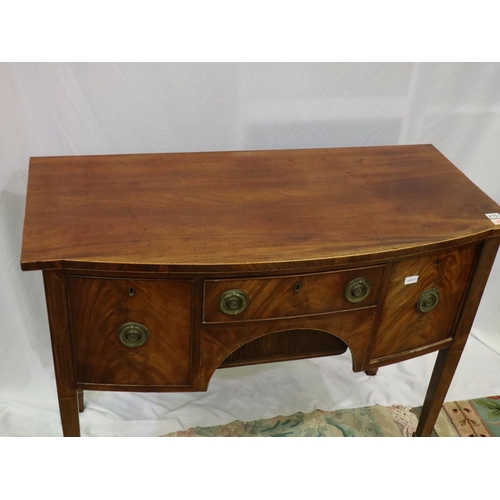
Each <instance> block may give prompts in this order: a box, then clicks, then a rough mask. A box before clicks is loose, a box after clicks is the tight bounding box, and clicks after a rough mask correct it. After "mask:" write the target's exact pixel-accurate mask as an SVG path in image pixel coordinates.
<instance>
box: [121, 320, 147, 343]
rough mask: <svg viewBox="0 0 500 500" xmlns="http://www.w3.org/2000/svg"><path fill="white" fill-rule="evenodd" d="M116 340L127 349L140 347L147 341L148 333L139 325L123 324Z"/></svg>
mask: <svg viewBox="0 0 500 500" xmlns="http://www.w3.org/2000/svg"><path fill="white" fill-rule="evenodd" d="M118 338H119V339H120V342H121V343H122V344H123V345H125V346H127V347H140V346H141V345H144V344H145V343H146V342H147V341H148V338H149V332H148V329H147V328H146V327H145V326H144V325H141V324H140V323H133V322H130V323H124V324H123V325H122V326H120V328H119V330H118Z"/></svg>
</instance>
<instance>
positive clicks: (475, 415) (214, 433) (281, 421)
mask: <svg viewBox="0 0 500 500" xmlns="http://www.w3.org/2000/svg"><path fill="white" fill-rule="evenodd" d="M419 413H420V408H411V407H403V406H401V405H394V406H389V407H385V406H378V405H377V406H370V407H366V408H354V409H350V410H336V411H322V410H316V411H313V412H312V413H295V414H294V415H290V416H286V417H283V416H279V417H274V418H268V419H264V420H254V421H252V422H241V421H239V420H236V421H234V422H231V423H229V424H227V425H218V426H214V427H195V428H191V429H188V430H186V431H178V432H173V433H171V434H167V435H166V437H273V436H274V437H314V436H318V437H319V436H332V437H390V436H393V437H402V436H403V437H404V436H411V435H412V434H413V432H414V431H415V430H416V428H417V423H418V415H419ZM433 436H436V437H495V436H497V437H498V436H500V396H491V397H487V398H479V399H472V400H469V401H454V402H450V403H445V404H444V405H443V407H442V409H441V412H440V414H439V417H438V419H437V422H436V426H435V427H434V432H433Z"/></svg>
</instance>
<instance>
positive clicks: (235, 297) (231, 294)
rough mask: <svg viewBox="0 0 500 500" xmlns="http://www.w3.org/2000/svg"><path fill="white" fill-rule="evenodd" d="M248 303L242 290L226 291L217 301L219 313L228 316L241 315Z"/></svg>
mask: <svg viewBox="0 0 500 500" xmlns="http://www.w3.org/2000/svg"><path fill="white" fill-rule="evenodd" d="M249 303H250V300H249V299H248V295H247V294H246V293H245V292H244V291H243V290H226V291H225V292H224V293H223V294H222V295H221V296H220V299H219V308H220V310H221V312H223V313H224V314H227V315H229V316H235V315H236V314H240V313H242V312H243V311H244V310H245V309H246V308H247V307H248V304H249Z"/></svg>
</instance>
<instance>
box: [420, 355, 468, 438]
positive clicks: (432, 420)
mask: <svg viewBox="0 0 500 500" xmlns="http://www.w3.org/2000/svg"><path fill="white" fill-rule="evenodd" d="M461 355H462V350H460V351H458V352H457V351H454V352H453V351H451V348H447V349H443V350H441V351H439V354H438V357H437V360H436V364H435V365H434V370H433V372H432V376H431V381H430V383H429V388H428V389H427V394H426V396H425V401H424V406H423V407H422V413H421V414H420V419H419V421H418V427H417V432H416V435H417V436H419V437H428V436H430V435H431V433H432V430H433V429H434V425H435V424H436V420H437V418H438V416H439V412H440V411H441V407H442V406H443V403H444V398H445V397H446V393H447V392H448V389H449V387H450V384H451V381H452V379H453V375H454V374H455V369H456V368H457V366H458V362H459V361H460V356H461Z"/></svg>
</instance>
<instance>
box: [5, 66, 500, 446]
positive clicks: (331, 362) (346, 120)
mask: <svg viewBox="0 0 500 500" xmlns="http://www.w3.org/2000/svg"><path fill="white" fill-rule="evenodd" d="M416 143H432V144H434V145H435V146H436V147H437V148H438V149H439V150H440V151H441V152H442V153H443V154H444V155H445V156H447V157H448V158H449V159H450V160H451V161H452V162H453V163H454V164H455V165H456V166H457V167H458V168H460V169H461V170H462V171H463V172H464V173H465V174H466V175H467V176H468V177H469V178H470V179H471V180H472V181H473V182H475V183H476V184H477V185H478V186H479V187H480V188H481V189H483V190H484V191H485V192H486V193H487V194H488V195H489V196H490V197H491V198H493V199H494V200H495V201H496V202H497V203H498V202H500V64H495V63H488V64H486V63H485V64H483V63H471V64H466V63H449V64H448V63H428V64H427V63H283V64H281V63H262V64H261V63H240V64H238V63H172V64H170V63H169V64H166V63H137V64H136V63H133V64H132V63H129V64H125V63H123V64H110V63H78V64H70V63H54V64H50V63H4V64H1V65H0V193H1V195H0V196H1V197H0V323H1V327H0V435H1V436H58V435H61V427H60V421H59V414H58V405H57V398H56V389H55V380H54V370H53V364H52V354H51V348H50V339H49V330H48V322H47V313H46V309H45V298H44V291H43V283H42V276H41V273H40V272H26V273H23V272H21V270H20V266H19V260H20V249H21V237H22V226H23V216H24V203H25V195H26V181H27V173H28V161H29V157H30V156H47V155H90V154H111V153H147V152H171V151H210V150H219V151H220V150H242V149H285V148H314V147H339V146H369V145H391V144H416ZM463 203H464V204H466V203H468V200H463ZM367 209H369V208H368V207H367ZM457 215H458V214H457ZM363 223H369V215H368V217H367V221H364V222H363ZM415 231H419V228H415ZM499 283H500V258H499V259H497V262H496V264H495V266H494V268H493V271H492V275H491V277H490V280H489V283H488V286H487V289H486V291H485V294H484V297H483V301H482V304H481V307H480V309H479V312H478V315H477V317H476V320H475V322H474V326H473V331H472V337H471V338H470V340H469V342H468V344H467V346H466V350H465V353H464V356H463V358H462V362H461V364H460V366H459V368H458V371H457V373H456V376H455V379H454V381H453V383H452V386H451V388H450V391H449V393H448V397H447V399H448V400H457V399H468V398H473V397H481V396H488V395H493V394H500V285H499ZM435 356H436V355H435V354H430V355H427V356H424V357H422V358H419V359H415V360H411V361H406V362H403V363H399V364H396V365H392V366H389V367H386V368H382V369H380V370H379V374H378V375H377V376H376V377H368V376H366V375H365V374H364V373H353V372H352V370H351V357H350V354H349V352H347V353H346V354H344V355H342V356H338V357H331V358H321V359H316V360H307V361H293V362H286V363H274V364H269V365H261V366H256V367H245V368H233V369H226V370H219V371H218V372H216V374H215V376H214V377H213V379H212V381H211V385H210V387H209V390H208V392H206V393H186V394H133V393H102V392H87V393H86V405H87V409H86V410H85V412H84V413H83V414H82V415H81V417H80V422H81V427H82V434H83V435H86V436H91V435H99V436H115V435H122V436H156V435H160V434H164V433H167V432H170V431H174V430H178V429H181V428H187V427H190V426H193V425H216V424H221V423H226V422H229V421H231V420H234V419H241V420H253V419H257V418H267V417H271V416H275V415H278V414H284V415H286V414H291V413H294V412H297V411H303V412H308V411H312V410H314V409H316V408H321V409H323V410H331V409H338V408H348V407H359V406H364V405H373V404H377V403H378V404H384V405H388V404H394V403H402V404H404V405H411V406H418V405H421V404H422V402H423V398H424V395H425V390H426V387H427V383H428V381H429V376H430V373H431V370H432V366H433V363H434V360H435Z"/></svg>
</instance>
